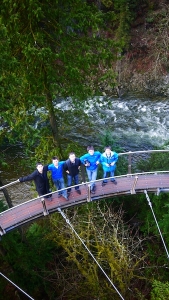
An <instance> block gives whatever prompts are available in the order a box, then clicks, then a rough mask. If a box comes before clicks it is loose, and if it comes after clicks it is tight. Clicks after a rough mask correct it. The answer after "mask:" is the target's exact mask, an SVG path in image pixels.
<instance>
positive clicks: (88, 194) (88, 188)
mask: <svg viewBox="0 0 169 300" xmlns="http://www.w3.org/2000/svg"><path fill="white" fill-rule="evenodd" d="M90 201H91V193H90V184H88V186H87V202H90Z"/></svg>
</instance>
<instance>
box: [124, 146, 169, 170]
mask: <svg viewBox="0 0 169 300" xmlns="http://www.w3.org/2000/svg"><path fill="white" fill-rule="evenodd" d="M167 152H169V150H144V151H129V152H121V153H118V155H119V156H123V155H125V156H128V174H131V173H132V157H133V156H134V155H140V154H151V153H167Z"/></svg>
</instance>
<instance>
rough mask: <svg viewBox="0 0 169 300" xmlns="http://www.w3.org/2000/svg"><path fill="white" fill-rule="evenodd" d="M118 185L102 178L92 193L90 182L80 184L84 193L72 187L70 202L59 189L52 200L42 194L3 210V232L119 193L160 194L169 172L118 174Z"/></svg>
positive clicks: (167, 184)
mask: <svg viewBox="0 0 169 300" xmlns="http://www.w3.org/2000/svg"><path fill="white" fill-rule="evenodd" d="M115 178H116V181H117V185H115V184H113V183H112V182H110V181H108V183H107V184H106V185H105V186H102V180H101V179H100V180H97V182H96V187H97V188H96V193H95V194H91V193H90V183H89V182H86V183H82V184H80V185H79V186H80V190H81V195H79V194H77V193H76V191H75V189H74V187H72V190H71V194H70V196H69V201H67V200H66V199H65V198H63V197H60V198H58V192H54V193H52V200H51V201H49V200H46V199H45V200H44V198H42V197H38V198H35V199H32V200H29V201H27V202H25V203H22V204H20V205H17V206H15V207H13V208H10V209H8V210H6V211H4V212H2V213H0V235H3V234H5V233H7V232H9V231H11V230H13V229H15V228H18V227H19V226H21V225H23V224H25V223H28V222H30V221H32V220H35V219H37V218H41V217H44V216H47V215H49V214H51V213H53V212H56V211H58V208H60V209H65V208H68V207H71V206H74V205H79V204H83V203H87V202H90V201H97V200H100V199H105V198H110V197H114V196H119V195H129V194H131V195H133V194H137V193H144V191H145V190H146V191H147V192H154V193H156V194H157V195H158V193H159V189H169V171H166V172H156V173H154V172H149V173H137V174H127V175H122V176H116V177H115Z"/></svg>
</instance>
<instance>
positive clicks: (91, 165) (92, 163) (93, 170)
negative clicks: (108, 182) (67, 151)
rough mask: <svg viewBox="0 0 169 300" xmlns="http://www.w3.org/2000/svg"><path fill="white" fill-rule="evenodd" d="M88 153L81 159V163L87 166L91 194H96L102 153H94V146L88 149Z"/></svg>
mask: <svg viewBox="0 0 169 300" xmlns="http://www.w3.org/2000/svg"><path fill="white" fill-rule="evenodd" d="M87 151H88V153H86V154H84V155H83V156H81V157H80V160H81V162H82V163H83V164H84V165H85V166H86V172H87V176H88V179H89V181H92V182H91V188H90V189H91V193H93V194H95V191H96V185H95V182H94V181H95V180H96V178H97V171H98V164H99V163H100V157H101V153H100V152H99V151H94V147H93V146H88V147H87Z"/></svg>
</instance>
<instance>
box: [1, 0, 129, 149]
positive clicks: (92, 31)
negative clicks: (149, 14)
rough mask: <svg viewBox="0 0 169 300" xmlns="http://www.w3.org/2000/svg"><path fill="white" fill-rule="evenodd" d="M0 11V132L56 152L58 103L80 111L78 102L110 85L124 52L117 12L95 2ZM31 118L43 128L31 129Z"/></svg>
mask: <svg viewBox="0 0 169 300" xmlns="http://www.w3.org/2000/svg"><path fill="white" fill-rule="evenodd" d="M0 8H1V19H0V20H1V40H2V41H3V46H5V50H3V52H2V53H3V55H4V57H3V59H2V60H1V66H2V70H3V77H1V83H2V87H3V88H2V89H1V97H2V99H3V102H2V103H1V112H2V117H3V122H6V127H5V129H4V132H5V134H6V136H8V137H9V136H10V138H11V140H12V141H13V140H15V141H16V139H19V140H21V141H23V142H25V143H27V144H28V145H29V146H35V145H37V144H39V142H40V141H42V140H43V139H45V141H46V143H51V144H52V146H55V147H58V151H59V152H61V138H62V137H61V129H60V125H61V124H60V119H59V112H60V111H59V108H58V106H57V104H58V103H59V101H60V99H63V98H64V99H66V97H72V99H74V103H75V104H76V106H78V107H82V106H84V103H85V101H82V100H84V99H85V100H86V99H87V97H88V96H89V95H90V96H91V95H97V94H100V93H101V89H100V86H101V85H102V86H104V83H106V85H108V84H110V86H112V87H113V86H114V84H115V72H114V71H113V70H112V62H113V61H114V60H116V59H118V53H121V51H122V50H121V49H122V48H123V47H124V41H123V37H118V39H117V38H116V34H115V33H116V30H115V27H117V28H118V26H117V25H118V21H117V20H118V17H117V13H118V12H119V7H117V8H116V7H115V8H113V9H112V11H106V10H103V9H99V8H98V6H97V5H95V1H82V0H76V1H73V2H72V1H71V0H66V1H61V0H58V1H54V0H53V1H49V0H46V1H43V2H42V1H38V0H35V1H31V0H30V1H25V0H24V1H22V3H21V2H20V1H18V0H14V1H13V0H9V1H5V0H3V1H1V4H0ZM113 20H115V23H113ZM113 30H114V31H113ZM1 48H2V46H1ZM7 102H8V105H7ZM42 108H43V114H42V112H41V111H42ZM44 112H45V113H44ZM37 114H38V116H39V115H40V120H41V122H43V124H42V123H41V122H39V123H40V125H38V127H37V128H36V130H35V127H34V126H35V123H36V121H37V119H38V120H39V118H38V117H37V116H36V117H35V115H37ZM44 125H45V126H44ZM9 132H10V134H9ZM51 133H52V134H51ZM1 134H2V133H1ZM42 146H43V142H42ZM41 150H42V149H41Z"/></svg>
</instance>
